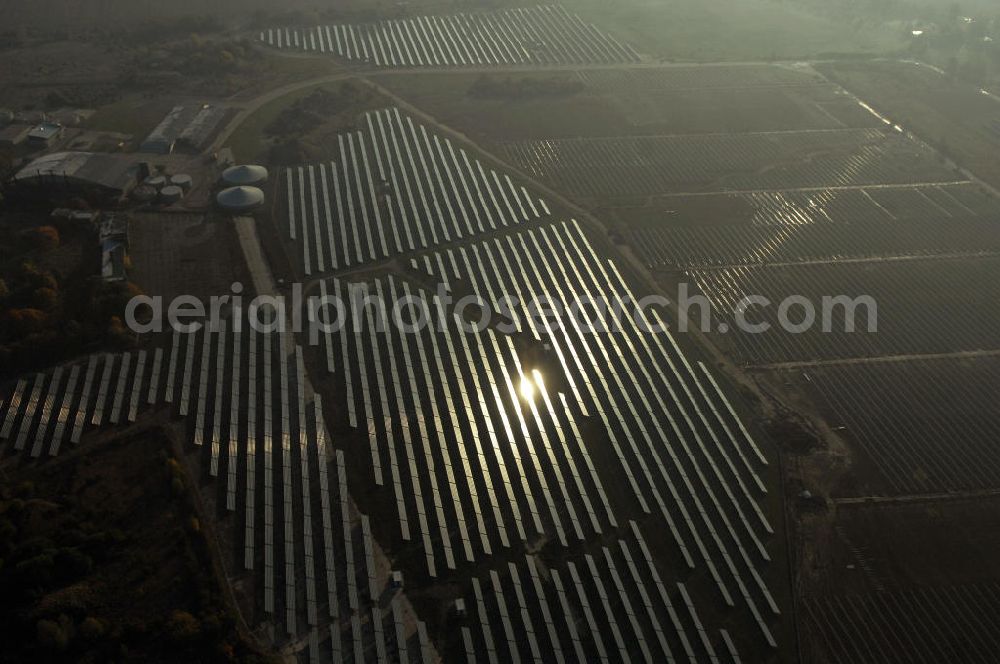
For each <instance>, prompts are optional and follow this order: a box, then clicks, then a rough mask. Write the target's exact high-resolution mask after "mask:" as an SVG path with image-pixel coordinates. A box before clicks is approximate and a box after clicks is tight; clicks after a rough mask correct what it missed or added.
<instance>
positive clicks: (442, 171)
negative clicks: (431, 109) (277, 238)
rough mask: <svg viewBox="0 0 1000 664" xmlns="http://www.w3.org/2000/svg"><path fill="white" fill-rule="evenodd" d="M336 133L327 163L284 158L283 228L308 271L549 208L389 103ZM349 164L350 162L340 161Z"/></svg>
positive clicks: (513, 221)
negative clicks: (290, 162) (335, 148)
mask: <svg viewBox="0 0 1000 664" xmlns="http://www.w3.org/2000/svg"><path fill="white" fill-rule="evenodd" d="M362 126H363V127H364V129H363V130H362V131H360V132H357V133H354V134H345V135H339V136H338V137H337V140H338V144H339V147H340V154H339V155H335V157H337V158H336V159H335V160H334V161H331V162H330V163H329V164H325V163H323V164H308V165H304V166H296V167H292V168H288V169H286V170H285V171H284V174H283V177H279V178H278V181H279V183H280V185H283V186H280V189H279V191H280V192H281V193H279V194H278V198H279V199H280V198H283V199H284V200H285V201H287V209H286V216H287V224H288V226H287V230H286V232H285V237H286V238H287V240H288V242H290V243H292V244H293V245H295V248H294V249H293V250H292V251H293V255H295V256H296V257H297V258H299V259H300V261H301V264H300V265H301V271H302V273H303V274H304V275H306V276H308V275H311V274H313V273H319V274H321V273H323V272H327V271H331V270H336V269H338V268H344V267H348V266H351V265H354V266H357V265H360V264H363V263H369V262H378V261H380V260H385V259H388V258H390V257H394V256H397V255H399V254H401V253H404V252H412V251H415V250H424V249H427V248H429V247H435V246H438V245H440V244H447V243H451V242H459V241H462V240H463V239H467V238H470V237H474V236H475V235H479V234H484V233H492V232H496V231H497V230H502V229H503V228H505V227H508V226H515V225H518V224H521V223H524V222H527V221H530V220H535V219H539V218H541V217H543V216H548V215H549V214H550V210H549V208H548V206H547V204H546V203H545V201H544V200H541V199H539V198H537V197H534V196H532V195H531V194H530V193H529V192H528V190H527V189H526V188H525V187H524V185H520V184H518V185H515V184H514V182H513V181H512V180H511V177H510V176H509V175H508V174H505V173H498V172H497V171H496V170H494V169H493V168H491V167H490V165H489V164H486V165H485V166H484V163H483V161H481V160H480V159H478V158H477V157H476V156H475V155H473V156H470V155H469V153H468V152H467V151H466V149H464V148H463V147H462V146H456V145H455V144H454V143H453V142H452V141H451V140H449V139H448V138H447V137H442V136H440V135H439V134H438V133H436V132H434V130H433V129H432V130H431V131H428V129H427V127H426V126H425V125H422V124H420V123H418V122H414V121H413V118H412V117H409V116H406V115H404V114H402V113H400V111H399V109H396V108H392V109H386V110H384V111H377V112H373V113H368V114H366V115H365V117H364V119H363V122H362ZM344 169H347V170H344Z"/></svg>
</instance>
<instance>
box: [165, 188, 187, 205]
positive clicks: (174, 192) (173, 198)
mask: <svg viewBox="0 0 1000 664" xmlns="http://www.w3.org/2000/svg"><path fill="white" fill-rule="evenodd" d="M182 198H184V190H183V189H181V188H180V187H175V186H173V185H170V186H167V187H164V188H163V189H161V190H160V200H161V201H163V202H164V203H166V204H167V205H171V204H173V203H176V202H177V201H179V200H181V199H182Z"/></svg>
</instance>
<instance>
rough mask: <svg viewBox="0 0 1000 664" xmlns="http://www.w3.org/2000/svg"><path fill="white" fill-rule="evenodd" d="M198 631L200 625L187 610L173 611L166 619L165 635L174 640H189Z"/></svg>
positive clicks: (195, 635)
mask: <svg viewBox="0 0 1000 664" xmlns="http://www.w3.org/2000/svg"><path fill="white" fill-rule="evenodd" d="M199 632H201V626H200V625H198V621H197V620H195V617H194V616H192V615H191V614H190V613H188V612H187V611H174V612H173V613H172V614H171V615H170V619H169V620H168V621H167V635H168V636H169V637H170V638H171V639H172V640H174V641H191V640H192V639H194V638H195V637H197V636H198V634H199Z"/></svg>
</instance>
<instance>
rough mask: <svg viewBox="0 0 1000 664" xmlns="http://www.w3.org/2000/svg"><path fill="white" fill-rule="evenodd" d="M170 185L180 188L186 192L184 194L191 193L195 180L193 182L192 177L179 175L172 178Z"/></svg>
mask: <svg viewBox="0 0 1000 664" xmlns="http://www.w3.org/2000/svg"><path fill="white" fill-rule="evenodd" d="M170 184H171V186H174V187H180V188H181V189H183V190H184V193H187V192H189V191H191V186H192V184H193V180H191V176H190V175H184V174H183V173H178V174H177V175H174V176H172V177H171V178H170Z"/></svg>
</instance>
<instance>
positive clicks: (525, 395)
mask: <svg viewBox="0 0 1000 664" xmlns="http://www.w3.org/2000/svg"><path fill="white" fill-rule="evenodd" d="M520 391H521V398H522V399H524V400H525V401H531V400H532V399H533V398H534V397H535V384H534V383H532V382H531V379H530V378H528V377H527V376H523V377H522V378H521V387H520Z"/></svg>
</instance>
